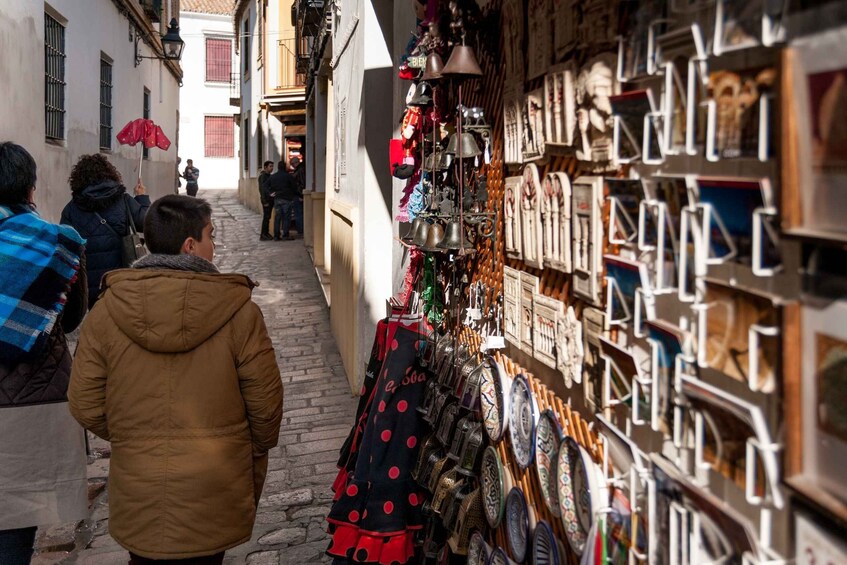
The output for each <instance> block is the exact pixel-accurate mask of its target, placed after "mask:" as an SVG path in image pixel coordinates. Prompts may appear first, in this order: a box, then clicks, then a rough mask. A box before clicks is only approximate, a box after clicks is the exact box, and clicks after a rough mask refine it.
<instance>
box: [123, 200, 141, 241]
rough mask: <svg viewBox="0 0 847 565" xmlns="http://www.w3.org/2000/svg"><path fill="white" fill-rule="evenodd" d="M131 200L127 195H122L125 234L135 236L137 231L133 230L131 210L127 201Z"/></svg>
mask: <svg viewBox="0 0 847 565" xmlns="http://www.w3.org/2000/svg"><path fill="white" fill-rule="evenodd" d="M131 198H132V196H130V195H129V194H124V209H125V210H126V223H127V234H126V235H135V234H137V233H138V230H137V229H136V228H135V220H134V219H133V217H132V210H131V209H130V207H129V200H130V199H131Z"/></svg>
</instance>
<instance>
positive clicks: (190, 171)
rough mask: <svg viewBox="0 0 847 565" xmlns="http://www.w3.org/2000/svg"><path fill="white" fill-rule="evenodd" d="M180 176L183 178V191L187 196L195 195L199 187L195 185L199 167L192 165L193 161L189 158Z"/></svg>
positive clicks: (198, 175) (198, 176)
mask: <svg viewBox="0 0 847 565" xmlns="http://www.w3.org/2000/svg"><path fill="white" fill-rule="evenodd" d="M182 178H184V179H185V192H186V193H187V194H188V196H197V191H198V190H199V189H200V187H199V186H198V185H197V179H198V178H200V169H198V168H197V167H195V166H194V161H192V160H191V159H189V160H188V161H186V162H185V170H184V171H183V172H182Z"/></svg>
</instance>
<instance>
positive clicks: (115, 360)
mask: <svg viewBox="0 0 847 565" xmlns="http://www.w3.org/2000/svg"><path fill="white" fill-rule="evenodd" d="M103 281H104V282H103V285H104V287H105V288H106V290H105V294H103V295H102V298H101V299H100V301H99V302H98V303H97V304H96V306H95V307H94V309H93V310H92V311H91V313H90V314H89V315H88V318H86V320H85V323H84V325H83V328H82V334H81V336H80V343H79V349H78V351H77V354H76V358H75V359H74V366H73V372H72V375H71V382H70V388H69V391H68V398H69V401H70V408H71V413H72V414H73V415H74V417H75V418H76V419H77V420H78V421H79V422H80V423H81V424H82V425H83V426H84V427H86V428H88V429H90V430H91V431H93V432H94V433H95V434H97V435H98V436H100V437H102V438H104V439H107V440H109V441H111V442H112V459H111V467H110V471H109V513H110V516H109V532H110V533H111V535H112V537H114V538H115V540H116V541H117V542H118V543H120V544H121V545H122V546H123V547H125V548H126V549H128V550H130V551H132V552H133V553H136V554H138V555H141V556H143V557H148V558H151V559H185V558H189V557H196V556H202V555H210V554H214V553H217V552H220V551H224V550H226V549H228V548H231V547H234V546H236V545H238V544H241V543H244V542H246V541H248V540H249V539H250V536H251V533H252V530H253V521H254V519H255V516H256V505H257V503H258V500H259V495H260V493H261V490H262V485H263V483H264V479H265V474H266V472H267V464H268V461H267V452H268V450H269V449H271V448H272V447H274V446H275V445H276V444H277V440H278V437H279V427H280V420H281V418H282V384H281V380H280V375H279V369H278V367H277V364H276V357H275V354H274V350H273V346H272V345H271V340H270V338H269V337H268V333H267V329H266V327H265V323H264V320H263V318H262V313H261V311H260V310H259V307H258V306H257V305H256V304H255V303H254V302H253V301H252V300H251V289H252V286H253V285H252V283H251V282H250V280H249V279H248V278H247V277H245V276H243V275H224V274H205V273H203V274H201V273H194V272H184V271H172V270H147V269H124V270H119V271H112V272H111V273H109V274H108V275H106V277H104V279H103Z"/></svg>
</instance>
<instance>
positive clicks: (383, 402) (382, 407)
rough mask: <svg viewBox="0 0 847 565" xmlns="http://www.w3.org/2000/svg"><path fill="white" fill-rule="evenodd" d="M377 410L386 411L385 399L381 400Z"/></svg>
mask: <svg viewBox="0 0 847 565" xmlns="http://www.w3.org/2000/svg"><path fill="white" fill-rule="evenodd" d="M377 410H379V411H380V412H385V401H384V400H380V401H379V407H378V408H377Z"/></svg>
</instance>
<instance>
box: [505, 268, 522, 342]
mask: <svg viewBox="0 0 847 565" xmlns="http://www.w3.org/2000/svg"><path fill="white" fill-rule="evenodd" d="M521 323H522V318H521V276H520V271H517V270H515V269H512V268H511V267H508V266H505V265H504V266H503V333H504V336H505V338H506V340H507V341H508V342H509V343H511V344H512V345H514V346H515V347H517V348H518V349H521V347H522V345H521V344H522V342H521V335H522V334H521Z"/></svg>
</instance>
